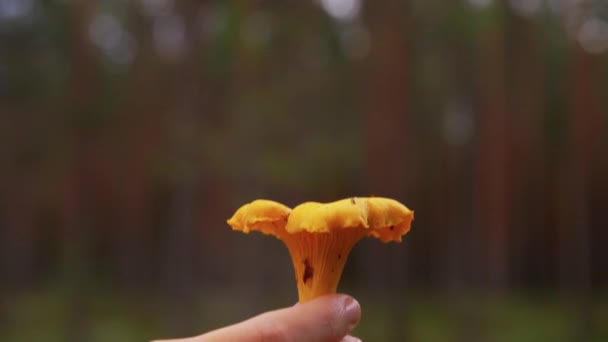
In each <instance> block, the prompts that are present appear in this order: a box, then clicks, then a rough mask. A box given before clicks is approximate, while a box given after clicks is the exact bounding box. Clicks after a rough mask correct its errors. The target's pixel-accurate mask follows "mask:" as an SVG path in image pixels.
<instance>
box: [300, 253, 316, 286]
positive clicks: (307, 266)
mask: <svg viewBox="0 0 608 342" xmlns="http://www.w3.org/2000/svg"><path fill="white" fill-rule="evenodd" d="M313 271H314V270H313V268H312V267H311V266H310V263H309V262H308V259H304V274H303V275H302V282H303V283H306V282H307V281H308V280H309V279H311V278H312V274H313Z"/></svg>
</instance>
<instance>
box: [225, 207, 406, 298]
mask: <svg viewBox="0 0 608 342" xmlns="http://www.w3.org/2000/svg"><path fill="white" fill-rule="evenodd" d="M413 219H414V212H413V211H411V210H409V209H408V208H407V207H406V206H404V205H403V204H401V203H399V202H398V201H395V200H393V199H389V198H382V197H369V198H365V197H352V198H347V199H343V200H339V201H336V202H331V203H318V202H306V203H303V204H300V205H298V206H297V207H295V208H294V209H293V210H291V209H289V208H288V207H286V206H284V205H282V204H280V203H278V202H274V201H269V200H256V201H253V202H251V203H249V204H246V205H244V206H242V207H241V208H239V209H238V210H237V211H236V213H235V214H234V215H233V216H232V218H230V219H229V220H228V224H229V225H230V226H232V228H233V229H234V230H240V231H243V232H244V233H249V231H251V230H259V231H261V232H262V233H264V234H270V235H274V236H275V237H277V238H279V239H281V240H282V241H283V242H284V243H285V245H286V246H287V248H288V250H289V253H290V255H291V258H292V262H293V265H294V269H295V273H296V281H297V284H298V294H299V298H300V302H305V301H308V300H310V299H313V298H315V297H318V296H321V295H323V294H328V293H335V292H336V288H337V286H338V282H339V281H340V277H341V275H342V270H343V269H344V265H345V263H346V259H347V257H348V254H349V253H350V250H351V249H352V247H353V246H354V245H355V243H357V241H359V240H360V239H361V238H363V237H364V236H371V237H376V238H378V239H380V240H381V241H382V242H389V241H397V242H400V241H401V237H402V236H403V235H404V234H406V233H407V232H408V231H409V230H410V225H411V222H412V220H413Z"/></svg>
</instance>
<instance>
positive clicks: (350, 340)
mask: <svg viewBox="0 0 608 342" xmlns="http://www.w3.org/2000/svg"><path fill="white" fill-rule="evenodd" d="M340 342H361V340H360V339H358V338H356V337H354V336H350V335H346V336H344V338H343V339H342V341H340Z"/></svg>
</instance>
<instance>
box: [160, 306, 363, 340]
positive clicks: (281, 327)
mask: <svg viewBox="0 0 608 342" xmlns="http://www.w3.org/2000/svg"><path fill="white" fill-rule="evenodd" d="M360 319H361V307H360V306H359V303H358V302H357V301H356V300H355V299H353V298H352V297H349V296H347V295H326V296H322V297H319V298H316V299H313V300H311V301H309V302H306V303H304V304H296V305H295V306H292V307H289V308H285V309H279V310H275V311H269V312H266V313H263V314H261V315H259V316H255V317H253V318H251V319H248V320H246V321H243V322H241V323H237V324H234V325H231V326H228V327H225V328H221V329H218V330H214V331H211V332H208V333H206V334H203V335H200V336H196V337H191V338H186V339H178V340H163V341H156V342H212V341H243V342H262V341H273V342H300V341H302V342H338V341H341V342H356V341H360V340H359V339H357V338H355V337H352V336H349V335H348V334H349V333H350V332H351V331H352V330H353V329H354V328H355V326H357V324H358V323H359V320H360Z"/></svg>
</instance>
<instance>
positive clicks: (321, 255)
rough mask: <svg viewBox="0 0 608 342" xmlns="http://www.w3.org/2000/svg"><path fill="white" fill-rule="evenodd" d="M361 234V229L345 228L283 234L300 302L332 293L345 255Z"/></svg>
mask: <svg viewBox="0 0 608 342" xmlns="http://www.w3.org/2000/svg"><path fill="white" fill-rule="evenodd" d="M365 234H366V231H365V229H363V228H348V229H344V230H343V231H341V232H340V233H338V234H335V233H308V232H300V233H297V234H292V235H289V234H286V235H285V236H283V240H284V242H285V244H286V245H287V249H288V250H289V254H290V255H291V260H292V262H293V267H294V270H295V276H296V283H297V285H298V297H299V302H300V303H304V302H307V301H309V300H311V299H314V298H316V297H319V296H322V295H325V294H330V293H336V289H337V287H338V283H339V282H340V277H341V276H342V271H343V269H344V265H345V264H346V259H347V258H348V254H349V253H350V251H351V249H352V248H353V246H354V245H355V244H356V243H357V242H358V241H359V240H360V239H361V238H363V237H364V236H365Z"/></svg>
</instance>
